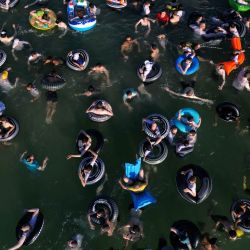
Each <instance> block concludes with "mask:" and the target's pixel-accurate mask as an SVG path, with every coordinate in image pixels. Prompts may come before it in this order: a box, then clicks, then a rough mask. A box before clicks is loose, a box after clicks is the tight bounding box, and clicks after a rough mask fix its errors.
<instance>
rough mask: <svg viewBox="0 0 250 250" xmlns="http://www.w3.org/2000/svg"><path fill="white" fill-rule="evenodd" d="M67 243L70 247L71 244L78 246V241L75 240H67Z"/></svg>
mask: <svg viewBox="0 0 250 250" xmlns="http://www.w3.org/2000/svg"><path fill="white" fill-rule="evenodd" d="M68 243H70V245H71V247H72V246H73V247H77V246H78V243H77V241H76V240H69V242H68Z"/></svg>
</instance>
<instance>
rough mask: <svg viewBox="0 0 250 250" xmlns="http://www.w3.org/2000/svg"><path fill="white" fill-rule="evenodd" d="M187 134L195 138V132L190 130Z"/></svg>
mask: <svg viewBox="0 0 250 250" xmlns="http://www.w3.org/2000/svg"><path fill="white" fill-rule="evenodd" d="M188 134H189V135H191V136H195V135H196V131H195V130H193V129H192V130H190V132H189V133H188Z"/></svg>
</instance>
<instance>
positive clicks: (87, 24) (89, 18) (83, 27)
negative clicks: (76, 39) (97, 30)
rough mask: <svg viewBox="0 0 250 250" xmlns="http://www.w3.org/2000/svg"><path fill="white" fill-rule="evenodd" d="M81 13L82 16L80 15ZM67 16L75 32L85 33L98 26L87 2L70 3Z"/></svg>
mask: <svg viewBox="0 0 250 250" xmlns="http://www.w3.org/2000/svg"><path fill="white" fill-rule="evenodd" d="M87 4H88V2H87ZM79 12H81V15H82V16H79V15H78V13H79ZM67 14H68V23H69V26H70V28H72V29H73V30H76V31H79V32H83V31H87V30H90V29H92V28H94V26H95V25H96V17H95V16H93V15H91V14H90V12H89V9H88V7H87V6H86V1H77V0H71V1H69V3H68V7H67Z"/></svg>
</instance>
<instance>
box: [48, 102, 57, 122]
mask: <svg viewBox="0 0 250 250" xmlns="http://www.w3.org/2000/svg"><path fill="white" fill-rule="evenodd" d="M56 105H57V102H52V101H48V102H47V114H46V120H45V121H46V123H47V124H51V123H52V118H53V116H54V114H55V112H56Z"/></svg>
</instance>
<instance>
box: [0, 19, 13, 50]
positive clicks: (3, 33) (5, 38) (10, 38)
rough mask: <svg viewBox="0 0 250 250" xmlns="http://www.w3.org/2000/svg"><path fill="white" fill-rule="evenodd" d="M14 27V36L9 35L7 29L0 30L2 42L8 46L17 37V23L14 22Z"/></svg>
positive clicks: (0, 40)
mask: <svg viewBox="0 0 250 250" xmlns="http://www.w3.org/2000/svg"><path fill="white" fill-rule="evenodd" d="M12 27H13V29H14V34H13V35H12V36H7V31H6V30H3V29H1V31H0V42H1V43H3V44H4V45H6V46H9V45H11V43H12V41H13V40H14V38H15V36H16V34H17V31H16V25H15V24H13V25H12Z"/></svg>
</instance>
